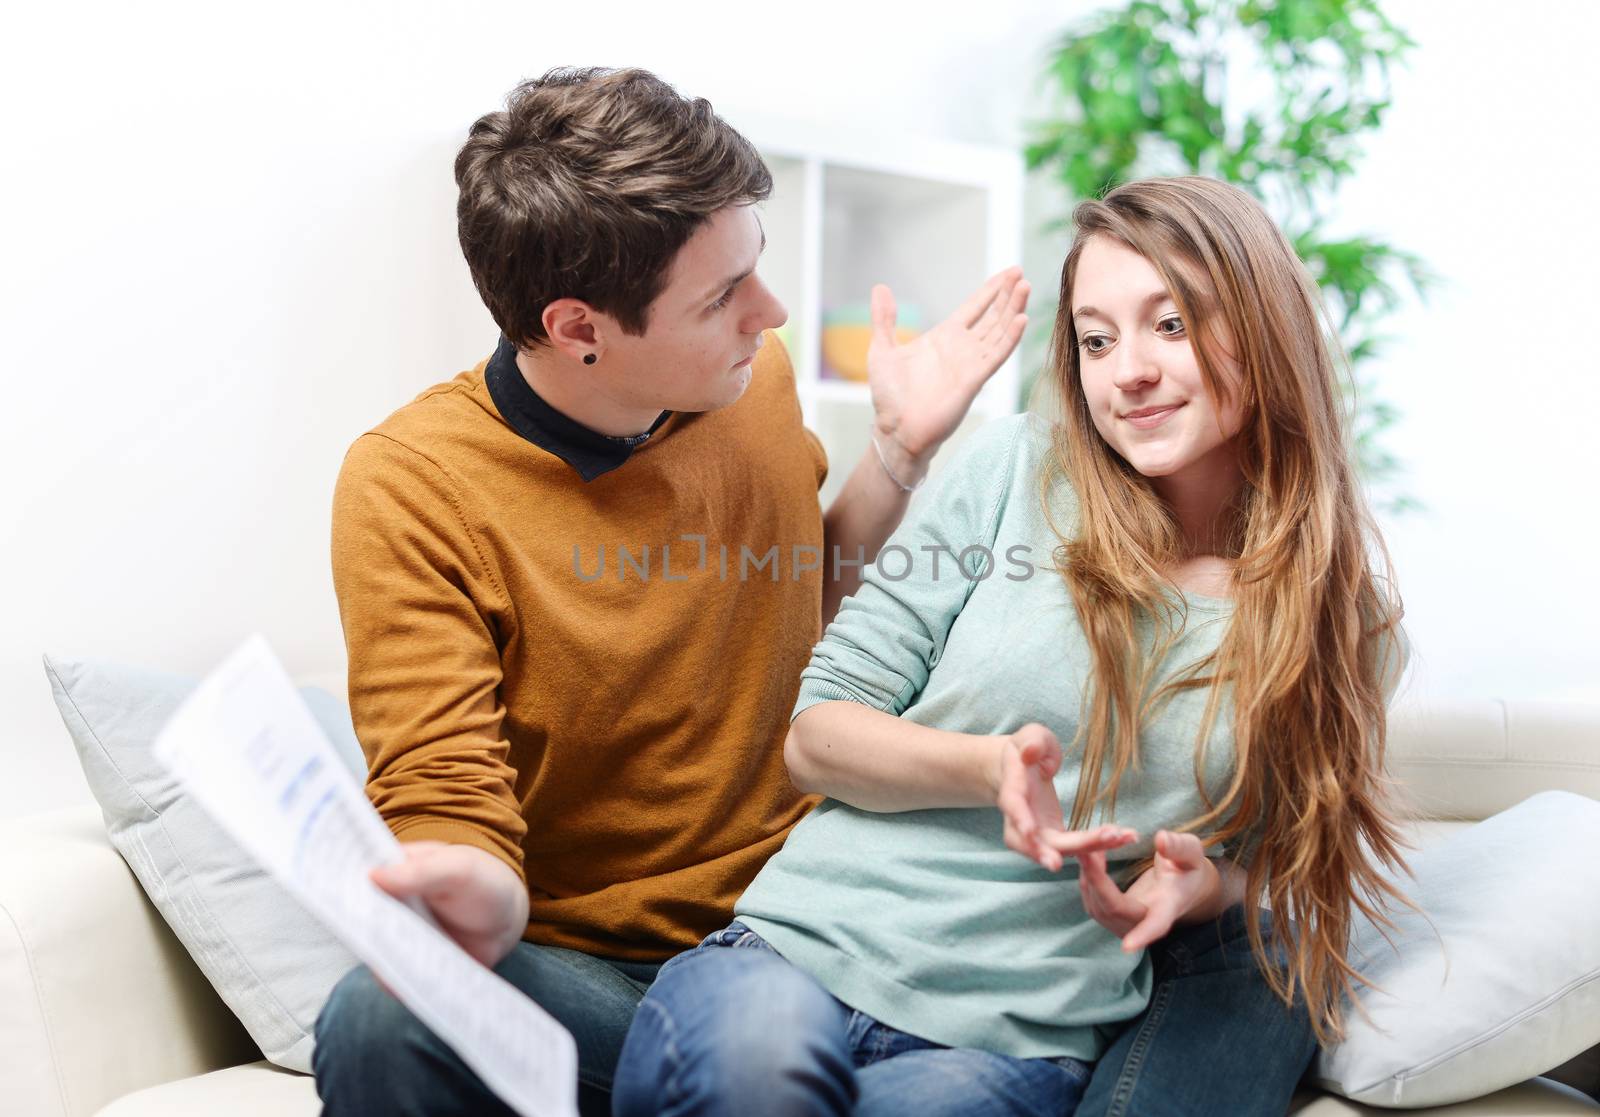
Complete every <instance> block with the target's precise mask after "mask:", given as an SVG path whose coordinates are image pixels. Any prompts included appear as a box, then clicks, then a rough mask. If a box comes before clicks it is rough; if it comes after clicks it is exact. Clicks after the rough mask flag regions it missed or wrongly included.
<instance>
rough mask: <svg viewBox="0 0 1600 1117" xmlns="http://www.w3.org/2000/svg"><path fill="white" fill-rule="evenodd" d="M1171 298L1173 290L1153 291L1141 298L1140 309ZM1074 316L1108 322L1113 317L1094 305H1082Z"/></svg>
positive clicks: (1074, 312)
mask: <svg viewBox="0 0 1600 1117" xmlns="http://www.w3.org/2000/svg"><path fill="white" fill-rule="evenodd" d="M1170 298H1172V292H1170V291H1151V292H1150V293H1149V294H1148V295H1146V296H1145V297H1144V298H1142V299H1140V300H1139V307H1140V309H1143V308H1144V307H1147V306H1153V305H1154V304H1156V303H1160V302H1166V301H1167V300H1168V299H1170ZM1072 316H1073V317H1074V318H1101V319H1104V320H1105V321H1107V322H1109V321H1111V319H1109V318H1107V317H1106V316H1105V315H1104V314H1101V313H1100V312H1099V311H1098V310H1096V309H1095V308H1094V307H1092V306H1080V307H1079V308H1078V309H1077V310H1074V311H1073V312H1072Z"/></svg>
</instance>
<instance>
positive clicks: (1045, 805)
mask: <svg viewBox="0 0 1600 1117" xmlns="http://www.w3.org/2000/svg"><path fill="white" fill-rule="evenodd" d="M1060 770H1061V742H1060V741H1058V740H1056V735H1055V734H1054V733H1052V732H1050V730H1049V729H1047V728H1045V727H1044V726H1042V725H1040V724H1038V723H1037V722H1033V723H1030V724H1028V725H1024V726H1023V727H1022V728H1021V729H1019V730H1017V731H1016V732H1015V733H1012V734H1011V735H1010V736H1008V737H1005V738H1003V739H1002V740H1001V748H1000V759H999V765H998V770H997V771H996V772H995V773H994V775H993V776H992V778H991V782H992V784H993V786H994V789H995V806H997V807H998V808H1000V815H1001V817H1002V818H1003V819H1004V820H1005V839H1006V847H1007V848H1008V849H1014V850H1016V851H1017V852H1018V853H1020V854H1022V855H1023V856H1024V857H1031V858H1032V859H1033V860H1035V861H1037V862H1038V863H1039V864H1041V865H1043V866H1044V867H1045V868H1046V869H1049V870H1050V871H1051V872H1055V871H1057V870H1058V869H1060V868H1061V865H1062V859H1063V857H1066V856H1074V855H1079V854H1083V853H1089V852H1098V853H1099V854H1100V855H1101V857H1102V860H1103V858H1104V855H1105V851H1106V850H1108V849H1117V848H1118V847H1120V846H1124V845H1127V844H1128V843H1129V842H1131V841H1135V840H1137V838H1138V835H1137V834H1135V833H1134V832H1133V831H1132V830H1126V829H1124V828H1122V827H1120V826H1100V827H1096V828H1095V829H1093V830H1068V829H1067V828H1066V821H1065V820H1064V819H1063V817H1062V814H1061V799H1060V797H1059V796H1058V795H1057V794H1056V785H1055V775H1056V773H1057V772H1058V771H1060Z"/></svg>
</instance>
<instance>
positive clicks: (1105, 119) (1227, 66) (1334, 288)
mask: <svg viewBox="0 0 1600 1117" xmlns="http://www.w3.org/2000/svg"><path fill="white" fill-rule="evenodd" d="M1414 45H1415V44H1413V43H1412V41H1411V40H1410V39H1409V38H1407V37H1406V35H1405V33H1404V32H1402V31H1401V30H1399V29H1398V28H1396V27H1395V26H1394V25H1393V24H1392V23H1390V22H1389V20H1388V19H1387V18H1386V17H1385V16H1384V14H1383V12H1382V11H1381V10H1380V8H1379V6H1378V3H1377V2H1376V0H1276V2H1274V0H1130V2H1128V3H1126V4H1124V5H1122V6H1120V7H1116V8H1113V9H1111V10H1108V11H1103V12H1101V13H1099V14H1097V15H1095V16H1093V17H1091V18H1090V19H1089V20H1087V21H1085V22H1084V23H1083V24H1082V25H1080V26H1078V27H1075V28H1073V29H1071V30H1069V31H1068V32H1067V33H1066V34H1065V35H1063V36H1062V38H1061V40H1060V41H1059V43H1058V44H1057V45H1056V46H1055V47H1054V48H1053V49H1052V50H1051V52H1050V54H1049V61H1048V68H1047V70H1046V74H1045V83H1046V86H1047V91H1048V97H1049V101H1050V104H1051V108H1052V110H1053V111H1052V112H1051V115H1050V116H1049V118H1048V119H1045V120H1041V121H1037V122H1035V123H1034V124H1033V125H1032V129H1031V132H1032V138H1031V141H1030V142H1029V143H1028V145H1027V148H1026V159H1027V165H1028V168H1029V170H1042V171H1045V172H1047V173H1049V174H1050V175H1051V176H1052V177H1054V178H1055V179H1056V180H1057V181H1058V182H1059V183H1060V185H1061V186H1062V187H1063V188H1064V189H1065V191H1066V193H1067V194H1068V196H1069V199H1070V200H1071V201H1073V202H1076V201H1077V200H1079V199H1083V198H1090V197H1097V196H1099V195H1101V194H1103V193H1104V192H1105V191H1106V190H1108V189H1109V188H1111V187H1113V186H1115V185H1117V184H1118V183H1121V182H1126V181H1128V180H1130V179H1133V178H1142V177H1146V176H1149V175H1163V174H1201V175H1209V176H1211V177H1214V178H1220V179H1224V180H1226V181H1228V182H1232V183H1235V184H1237V185H1239V186H1241V187H1243V188H1244V189H1247V190H1249V191H1250V192H1251V193H1253V194H1254V195H1256V197H1258V198H1259V199H1261V201H1262V203H1263V205H1265V206H1266V207H1267V209H1268V212H1270V213H1271V214H1272V215H1273V217H1274V218H1275V219H1276V220H1277V221H1278V222H1279V224H1280V226H1281V227H1282V228H1283V229H1284V231H1285V233H1286V234H1287V235H1288V236H1289V238H1290V239H1291V241H1292V242H1293V243H1294V245H1295V248H1296V250H1297V251H1298V252H1299V253H1300V258H1301V259H1302V260H1304V261H1305V263H1306V266H1307V268H1308V269H1309V270H1310V272H1311V274H1312V276H1313V277H1315V279H1316V280H1317V282H1318V283H1319V284H1320V285H1321V288H1322V291H1323V296H1324V299H1325V301H1326V302H1327V304H1328V310H1329V314H1330V317H1331V319H1332V322H1333V325H1334V328H1335V329H1336V330H1337V332H1338V334H1339V340H1340V341H1341V342H1342V345H1343V348H1344V351H1345V352H1346V353H1347V354H1348V356H1349V360H1350V369H1351V378H1350V379H1351V384H1350V386H1349V388H1350V390H1352V391H1353V392H1354V393H1355V399H1354V401H1353V403H1354V420H1355V430H1354V436H1355V453H1356V457H1357V464H1358V466H1359V468H1360V469H1361V472H1362V475H1363V476H1364V477H1365V479H1366V481H1367V483H1368V484H1369V485H1370V486H1371V487H1372V489H1373V491H1374V497H1375V500H1376V502H1377V503H1378V504H1379V505H1380V506H1382V507H1384V508H1386V509H1388V510H1390V511H1403V510H1406V509H1409V508H1415V507H1417V506H1418V505H1417V502H1416V501H1415V500H1413V499H1412V498H1410V497H1408V496H1406V495H1404V494H1403V493H1399V492H1398V491H1396V489H1395V482H1396V481H1397V479H1398V477H1399V475H1400V472H1401V467H1400V463H1399V461H1398V460H1397V459H1396V458H1395V456H1394V455H1393V454H1392V453H1390V452H1389V451H1388V450H1387V449H1386V448H1385V446H1384V435H1385V432H1386V431H1387V430H1388V429H1389V428H1390V427H1391V426H1392V425H1393V423H1394V421H1395V419H1396V411H1395V409H1394V407H1393V406H1392V405H1390V404H1387V403H1385V402H1383V401H1382V400H1380V399H1378V398H1377V396H1376V392H1375V390H1374V385H1373V384H1372V382H1371V377H1370V375H1367V374H1366V369H1365V368H1364V367H1363V366H1370V362H1371V361H1372V359H1373V358H1374V357H1375V356H1377V354H1378V352H1379V349H1380V347H1381V345H1382V343H1383V341H1384V340H1385V338H1384V335H1383V334H1382V333H1381V332H1380V329H1379V327H1380V324H1381V322H1382V320H1383V319H1384V318H1385V317H1386V316H1387V315H1388V314H1390V313H1391V312H1392V311H1393V310H1394V309H1395V307H1396V305H1397V303H1398V301H1399V298H1400V292H1401V289H1402V287H1409V288H1410V289H1411V290H1413V291H1415V292H1416V293H1417V294H1418V295H1423V294H1425V293H1426V290H1427V288H1428V286H1429V284H1430V283H1431V282H1432V278H1433V277H1432V276H1431V274H1430V273H1429V272H1428V270H1427V268H1426V267H1425V266H1424V265H1423V263H1422V262H1421V261H1420V260H1419V259H1418V258H1417V257H1416V256H1414V255H1412V254H1411V253H1408V252H1404V251H1402V250H1400V249H1398V248H1395V247H1393V246H1392V245H1389V244H1386V243H1384V242H1382V241H1380V240H1376V239H1374V238H1372V237H1365V236H1354V237H1333V236H1331V235H1330V233H1329V232H1328V228H1327V224H1328V218H1329V209H1330V207H1331V202H1332V199H1333V195H1334V194H1335V192H1336V191H1337V189H1338V186H1339V184H1340V183H1341V182H1342V181H1343V180H1344V179H1345V178H1346V177H1348V176H1349V175H1350V174H1351V172H1352V170H1353V167H1354V162H1355V160H1356V158H1357V157H1358V155H1359V154H1360V147H1361V139H1362V137H1363V136H1364V135H1366V134H1367V133H1370V132H1372V131H1373V130H1375V129H1377V128H1378V127H1379V126H1380V125H1381V124H1382V121H1383V115H1384V113H1385V111H1386V110H1387V109H1388V108H1389V98H1390V88H1391V86H1390V73H1389V72H1390V67H1391V66H1392V65H1395V64H1397V63H1399V62H1401V61H1403V59H1404V57H1405V54H1406V52H1407V51H1408V50H1410V49H1411V48H1412V47H1413V46H1414ZM1068 224H1070V218H1069V217H1061V218H1058V219H1056V220H1053V221H1051V222H1050V223H1049V225H1047V226H1046V228H1047V230H1054V229H1061V228H1063V227H1065V226H1067V225H1068ZM1042 317H1043V316H1042ZM1034 367H1037V364H1035V365H1034Z"/></svg>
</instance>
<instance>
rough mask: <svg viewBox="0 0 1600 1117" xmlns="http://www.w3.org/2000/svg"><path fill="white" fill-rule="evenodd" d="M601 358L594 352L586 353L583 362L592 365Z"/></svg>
mask: <svg viewBox="0 0 1600 1117" xmlns="http://www.w3.org/2000/svg"><path fill="white" fill-rule="evenodd" d="M599 359H600V358H599V357H597V356H595V355H594V354H593V353H585V354H584V355H583V363H584V364H586V365H592V364H594V363H595V362H596V361H598V360H599Z"/></svg>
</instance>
